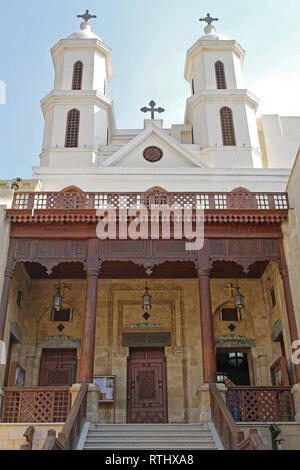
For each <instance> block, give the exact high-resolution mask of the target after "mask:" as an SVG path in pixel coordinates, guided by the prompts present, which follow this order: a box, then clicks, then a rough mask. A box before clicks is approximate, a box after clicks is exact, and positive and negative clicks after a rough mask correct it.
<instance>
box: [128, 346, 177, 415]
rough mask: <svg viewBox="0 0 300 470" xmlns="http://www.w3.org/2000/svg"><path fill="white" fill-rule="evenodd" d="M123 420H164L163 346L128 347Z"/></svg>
mask: <svg viewBox="0 0 300 470" xmlns="http://www.w3.org/2000/svg"><path fill="white" fill-rule="evenodd" d="M127 422H128V423H149V424H150V423H167V422H168V408H167V374H166V359H165V355H164V350H163V349H132V350H131V351H130V355H129V359H128V385H127Z"/></svg>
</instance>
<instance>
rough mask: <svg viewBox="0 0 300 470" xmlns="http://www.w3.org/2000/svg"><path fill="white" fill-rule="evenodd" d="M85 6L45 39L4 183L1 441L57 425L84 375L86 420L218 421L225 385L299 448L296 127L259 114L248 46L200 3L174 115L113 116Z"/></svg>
mask: <svg viewBox="0 0 300 470" xmlns="http://www.w3.org/2000/svg"><path fill="white" fill-rule="evenodd" d="M89 19H90V18H88V17H87V18H84V21H83V23H82V24H81V27H80V30H79V31H78V32H75V33H73V34H71V35H70V36H68V37H67V38H66V39H62V40H60V41H59V42H58V43H57V44H56V45H55V46H54V47H53V48H52V49H51V54H52V59H53V64H54V69H55V77H54V87H53V90H52V91H51V92H50V93H49V94H48V95H47V96H46V97H45V98H44V99H42V101H41V106H42V111H43V115H44V119H45V128H44V138H43V144H42V152H41V154H40V165H39V166H38V167H34V168H33V178H32V180H27V181H17V180H15V181H12V182H2V183H1V187H0V194H1V202H2V206H1V242H2V243H1V263H2V273H1V275H2V293H1V303H0V341H1V343H0V344H1V364H2V365H1V366H0V367H1V369H0V380H1V383H0V385H1V387H2V389H1V395H2V417H1V424H0V443H2V444H0V445H2V448H6V447H9V446H12V445H13V444H10V443H9V442H8V441H9V439H5V438H4V437H1V426H2V429H4V427H5V426H6V427H5V429H6V430H7V427H8V428H9V426H10V427H13V425H14V424H16V423H35V424H34V425H33V426H37V425H41V426H44V427H45V429H46V430H48V428H47V426H48V424H49V426H50V424H51V428H53V427H54V428H55V429H57V431H61V429H62V427H63V426H62V424H61V423H63V422H65V421H66V419H67V417H68V414H69V413H70V409H71V399H72V396H73V400H74V399H75V397H76V396H78V389H79V387H80V385H79V384H90V385H89V392H88V394H89V398H88V407H87V420H88V421H89V422H91V423H93V424H97V423H103V424H121V423H124V424H125V423H141V424H153V423H156V424H157V423H158V424H166V423H170V424H171V423H174V424H175V423H178V424H184V423H199V422H202V423H207V422H211V421H212V420H213V416H212V413H213V410H212V407H211V403H212V395H211V392H210V384H218V385H217V386H216V390H217V391H218V393H220V394H221V395H222V396H223V398H224V400H225V402H227V406H228V410H230V412H231V414H232V416H233V418H234V419H235V421H237V422H240V423H242V424H241V425H244V426H245V429H246V427H247V424H249V423H253V422H258V423H260V424H261V425H262V429H263V430H264V429H265V427H264V425H263V424H262V423H271V422H274V423H275V422H276V423H278V422H282V423H285V425H284V424H282V427H284V426H287V424H286V423H287V422H290V424H291V426H294V427H293V436H294V437H293V439H291V440H288V439H286V441H287V442H286V446H289V445H290V447H291V448H293V446H294V448H295V446H298V444H299V445H300V433H299V429H298V426H299V425H298V424H297V419H298V417H299V412H300V409H299V406H300V398H299V396H298V395H299V389H298V386H299V382H300V367H299V364H298V363H297V361H295V358H294V356H293V352H294V350H295V344H296V343H295V342H296V341H298V338H299V334H298V331H299V315H300V310H299V303H298V302H297V303H296V302H295V299H296V298H297V295H299V292H298V288H297V279H299V268H298V267H297V264H296V260H295V256H294V253H295V246H296V245H297V241H295V236H294V235H293V234H295V233H296V232H297V229H298V228H297V220H296V217H297V216H296V215H295V211H294V210H293V209H295V208H296V207H295V204H296V203H297V183H296V184H295V183H293V182H292V183H291V182H290V183H289V185H290V187H291V188H292V189H291V193H292V200H293V203H292V204H293V205H291V201H290V202H289V197H288V194H287V193H286V187H287V184H288V181H289V177H290V173H291V167H292V165H293V160H294V159H295V156H296V153H297V147H298V146H299V142H300V132H299V135H298V136H297V133H294V134H293V135H292V137H291V133H290V132H285V131H284V130H285V129H286V128H285V125H286V126H287V124H286V118H280V117H278V119H277V117H269V116H262V117H261V118H260V119H257V116H256V112H257V109H258V104H259V101H258V99H257V97H256V96H255V95H254V94H253V93H251V91H249V90H247V89H245V88H244V84H243V76H242V65H243V60H244V56H245V51H244V50H243V49H242V47H241V46H240V45H239V44H238V43H237V42H236V41H234V40H230V39H228V38H227V37H225V36H223V35H221V34H219V33H217V31H216V28H215V27H214V25H213V23H212V22H211V18H210V17H209V16H208V17H207V18H206V19H205V20H206V21H207V26H206V27H205V34H204V36H202V37H201V38H200V39H199V40H198V41H197V42H196V43H195V44H194V45H193V46H192V47H191V48H190V49H189V50H188V52H187V56H186V65H185V71H184V76H185V79H186V80H187V81H188V82H189V83H190V84H191V96H190V97H189V98H188V99H187V103H186V110H185V115H184V123H183V124H182V125H174V126H172V127H171V128H170V129H165V128H164V126H163V120H162V119H158V118H157V117H161V116H158V114H160V113H161V112H163V110H162V108H159V107H158V108H156V103H155V102H150V104H149V106H150V107H149V108H147V107H146V108H143V109H142V110H143V111H144V112H147V113H148V112H149V113H150V112H151V115H150V114H149V115H148V116H146V117H147V119H145V121H144V127H143V129H138V130H134V129H118V128H117V127H116V123H115V118H114V106H113V102H112V100H111V99H110V98H109V96H108V95H107V83H108V82H109V80H110V79H111V78H112V56H111V49H110V47H109V46H107V45H106V44H105V43H104V42H103V41H102V40H101V39H100V38H99V37H98V36H97V35H96V34H95V33H93V32H92V30H91V24H90V22H89ZM150 117H151V119H150ZM291 119H294V121H293V123H294V124H291V123H290V122H289V125H290V126H291V127H293V126H294V127H296V126H295V124H296V122H297V119H298V118H291ZM280 126H281V128H282V129H283V131H282V132H278V129H277V128H278V127H280ZM294 127H293V128H294ZM276 139H277V140H276ZM275 141H276V142H277V144H275V143H274V142H275ZM280 149H282V153H280ZM284 149H286V153H284V152H285V151H284ZM297 168H298V167H297ZM294 174H295V175H296V176H295V178H296V177H297V170H295V171H294ZM288 189H289V188H288ZM295 227H296V228H295ZM191 234H192V235H191ZM195 234H197V235H195ZM297 236H298V235H297ZM195 237H196V241H195V240H194V238H195ZM291 243H296V245H293V248H292V245H291ZM298 248H299V247H298ZM291 273H292V275H291ZM293 345H294V349H293V348H292V346H293ZM225 385H226V386H225ZM70 390H71V393H70ZM237 392H238V395H237ZM26 393H27V395H26ZM47 393H48V395H45V394H47ZM58 393H60V395H59V398H57V394H58ZM37 394H39V395H37ZM49 394H50V395H49ZM37 396H38V399H37V398H36V397H37ZM50 396H51V400H52V401H53V403H55V400H56V401H57V400H58V401H57V403H60V405H57V406H56V408H55V405H51V406H50V407H49V406H48V405H46V402H47V403H48V401H49V400H50V398H49V397H50ZM26 397H27V398H26ZM55 397H56V398H55ZM237 397H238V399H239V400H241V399H240V397H242V399H243V400H242V401H239V402H238V405H237V404H236V400H237ZM26 400H27V402H26ZM47 400H48V401H47ZM28 401H29V402H31V403H33V404H34V405H33V407H32V406H31V407H30V406H29V405H28ZM271 402H272V406H269V403H271ZM246 403H248V404H247V405H246ZM249 403H250V404H249ZM257 403H259V405H257ZM295 417H296V418H295ZM295 419H296V421H295ZM24 428H26V426H25V424H24ZM247 429H248V428H247ZM282 429H283V428H282ZM289 429H290V428H289ZM287 432H288V431H287ZM262 436H263V438H264V439H265V440H266V443H267V444H266V445H270V442H271V437H270V436H269V437H266V436H265V434H263V433H262ZM298 436H299V437H298ZM19 437H20V436H19ZM43 438H45V433H44V434H43ZM20 439H21V438H20ZM20 439H19V440H20ZM19 440H18V439H17V440H15V442H17V444H15V445H19V444H20V442H19ZM298 441H299V442H298ZM41 442H42V441H41ZM41 442H40V444H39V445H42V444H41Z"/></svg>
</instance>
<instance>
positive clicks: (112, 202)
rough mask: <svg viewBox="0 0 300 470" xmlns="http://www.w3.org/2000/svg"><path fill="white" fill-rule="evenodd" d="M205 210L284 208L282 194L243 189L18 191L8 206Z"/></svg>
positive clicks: (286, 199) (51, 208) (286, 202)
mask: <svg viewBox="0 0 300 470" xmlns="http://www.w3.org/2000/svg"><path fill="white" fill-rule="evenodd" d="M154 204H155V205H159V206H162V207H163V206H165V205H167V206H169V207H171V206H173V207H175V208H176V207H178V208H184V207H187V208H191V209H198V208H199V209H200V208H203V209H206V210H261V211H265V210H267V211H268V210H287V209H289V204H288V197H287V194H286V193H252V192H249V191H246V190H243V191H238V190H235V191H232V192H231V193H225V192H224V193H221V192H216V193H214V192H208V193H196V192H191V193H184V192H182V193H181V192H180V193H168V192H159V191H154V192H145V193H81V192H74V193H72V192H66V193H64V192H19V193H15V195H14V200H13V204H12V209H18V210H97V209H107V208H108V207H110V208H114V209H126V208H129V207H132V206H134V207H137V208H138V207H139V206H145V207H146V208H150V207H151V205H154Z"/></svg>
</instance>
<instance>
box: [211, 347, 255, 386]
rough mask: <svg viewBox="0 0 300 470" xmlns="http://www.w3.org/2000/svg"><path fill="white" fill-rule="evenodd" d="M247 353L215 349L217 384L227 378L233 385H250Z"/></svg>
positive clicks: (240, 350)
mask: <svg viewBox="0 0 300 470" xmlns="http://www.w3.org/2000/svg"><path fill="white" fill-rule="evenodd" d="M248 353H249V351H247V350H245V349H229V348H228V349H217V370H218V382H223V383H224V381H225V379H226V378H228V379H230V380H231V382H233V383H234V384H235V385H250V373H249V363H248Z"/></svg>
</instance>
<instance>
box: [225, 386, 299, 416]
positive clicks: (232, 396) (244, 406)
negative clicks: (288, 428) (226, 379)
mask: <svg viewBox="0 0 300 470" xmlns="http://www.w3.org/2000/svg"><path fill="white" fill-rule="evenodd" d="M227 406H228V408H229V409H230V411H231V414H232V416H233V417H234V419H235V421H243V422H280V421H286V422H288V421H294V420H295V411H294V401H293V396H292V387H238V386H237V387H229V388H228V391H227Z"/></svg>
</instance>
